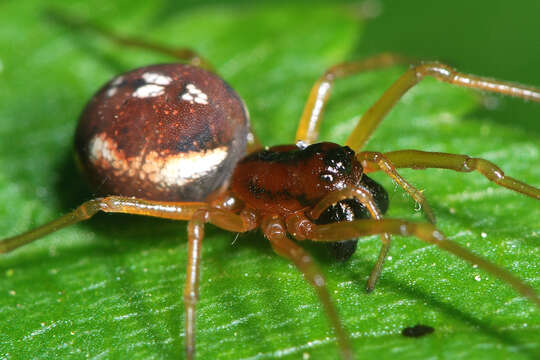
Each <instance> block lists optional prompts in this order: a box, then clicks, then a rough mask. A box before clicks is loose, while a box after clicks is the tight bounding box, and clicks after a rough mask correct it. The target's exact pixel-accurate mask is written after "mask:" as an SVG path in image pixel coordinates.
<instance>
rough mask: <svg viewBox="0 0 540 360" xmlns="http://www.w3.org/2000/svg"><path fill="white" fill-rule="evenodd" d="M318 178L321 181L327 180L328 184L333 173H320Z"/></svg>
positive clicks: (332, 178)
mask: <svg viewBox="0 0 540 360" xmlns="http://www.w3.org/2000/svg"><path fill="white" fill-rule="evenodd" d="M320 178H321V180H322V181H324V182H327V183H329V184H330V183H332V182H333V181H334V175H332V174H328V173H324V174H321V176H320Z"/></svg>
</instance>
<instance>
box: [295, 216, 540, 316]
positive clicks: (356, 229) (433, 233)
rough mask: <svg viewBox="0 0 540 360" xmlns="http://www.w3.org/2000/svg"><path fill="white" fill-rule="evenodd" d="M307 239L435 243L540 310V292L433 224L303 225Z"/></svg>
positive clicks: (391, 221)
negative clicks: (396, 238)
mask: <svg viewBox="0 0 540 360" xmlns="http://www.w3.org/2000/svg"><path fill="white" fill-rule="evenodd" d="M297 232H298V233H302V236H303V237H304V238H307V239H310V240H313V241H341V240H343V239H350V238H352V237H359V236H366V235H374V234H382V233H389V234H394V235H401V236H414V237H416V238H418V239H420V240H422V241H424V242H426V243H428V244H434V245H436V246H438V247H439V248H441V249H443V250H446V251H448V252H450V253H452V254H454V255H455V256H457V257H459V258H461V259H463V260H465V261H467V262H469V263H471V264H474V265H478V266H479V267H480V268H482V269H484V270H485V271H487V272H488V273H490V274H492V275H494V276H496V277H498V278H499V279H501V280H502V281H504V282H506V283H507V284H509V285H510V286H512V287H513V288H514V290H516V291H517V292H519V293H520V294H521V295H523V296H525V297H527V298H528V299H529V300H530V301H531V302H533V303H534V304H535V305H536V306H537V307H538V308H540V297H539V296H538V294H537V293H536V291H535V290H534V289H533V288H532V287H530V286H529V285H527V284H525V283H524V282H523V281H521V279H519V278H518V277H516V276H515V275H513V274H511V273H510V272H508V271H506V270H505V269H503V268H500V267H499V266H497V265H495V264H493V263H491V262H489V261H487V260H485V259H483V258H481V257H480V256H477V255H475V254H473V253H471V252H470V251H468V250H467V249H465V248H463V247H461V246H459V245H458V244H456V243H454V242H452V241H450V240H448V239H446V238H445V236H444V235H443V234H442V233H441V232H440V231H439V230H438V229H437V228H436V227H435V226H434V225H432V224H429V223H411V222H408V221H405V220H397V219H384V220H373V219H362V220H356V221H351V222H339V223H332V224H328V225H316V224H314V223H307V222H305V221H304V222H303V223H300V224H299V226H298V229H297Z"/></svg>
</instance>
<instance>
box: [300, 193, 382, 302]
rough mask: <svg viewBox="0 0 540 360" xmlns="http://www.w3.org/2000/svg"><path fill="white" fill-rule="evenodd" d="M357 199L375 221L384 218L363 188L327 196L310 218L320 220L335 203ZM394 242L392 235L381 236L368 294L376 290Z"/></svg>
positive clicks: (312, 211)
mask: <svg viewBox="0 0 540 360" xmlns="http://www.w3.org/2000/svg"><path fill="white" fill-rule="evenodd" d="M352 198H355V199H357V200H358V201H360V203H361V204H362V205H364V206H365V207H366V209H367V210H368V211H369V213H370V215H371V217H372V218H373V219H377V220H381V219H382V218H383V214H382V213H381V212H380V210H379V208H378V207H377V205H376V204H375V201H374V200H373V196H371V193H370V192H369V191H368V190H366V189H364V188H362V187H358V188H347V189H343V190H340V191H335V192H331V193H329V194H328V195H326V196H325V197H324V198H323V199H322V200H321V201H319V202H318V203H317V205H315V207H314V208H313V209H312V210H311V211H310V217H311V218H312V219H318V218H319V217H320V216H321V214H322V212H323V211H324V210H326V209H327V208H329V207H330V206H332V205H334V204H335V203H337V202H339V201H341V200H345V199H352ZM391 242H392V238H391V237H390V234H387V233H384V234H381V243H382V246H381V251H380V252H379V257H378V258H377V262H376V263H375V266H374V267H373V270H372V271H371V274H370V276H369V279H368V281H367V284H366V290H367V291H368V292H371V291H373V289H375V285H376V284H377V280H379V277H380V276H381V272H382V269H383V265H384V261H385V260H386V256H387V255H388V251H390V244H391Z"/></svg>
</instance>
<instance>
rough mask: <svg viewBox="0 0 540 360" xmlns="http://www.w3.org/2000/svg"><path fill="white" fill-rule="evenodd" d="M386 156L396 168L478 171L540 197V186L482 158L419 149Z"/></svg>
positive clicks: (522, 191)
mask: <svg viewBox="0 0 540 360" xmlns="http://www.w3.org/2000/svg"><path fill="white" fill-rule="evenodd" d="M384 156H385V157H386V158H387V159H388V160H389V161H391V162H392V164H393V165H394V166H395V167H396V168H412V169H426V168H438V169H450V170H454V171H459V172H472V171H478V172H479V173H481V174H482V175H484V176H485V177H486V178H487V179H488V180H490V181H492V182H494V183H495V184H497V185H499V186H503V187H505V188H508V189H510V190H513V191H516V192H519V193H522V194H525V195H527V196H530V197H532V198H535V199H540V189H539V188H536V187H534V186H531V185H528V184H525V183H524V182H521V181H519V180H517V179H514V178H512V177H510V176H506V175H505V174H504V172H503V171H502V170H501V169H499V167H498V166H497V165H495V164H493V163H492V162H490V161H487V160H484V159H481V158H471V157H469V156H467V155H457V154H447V153H440V152H427V151H419V150H400V151H392V152H388V153H385V154H384Z"/></svg>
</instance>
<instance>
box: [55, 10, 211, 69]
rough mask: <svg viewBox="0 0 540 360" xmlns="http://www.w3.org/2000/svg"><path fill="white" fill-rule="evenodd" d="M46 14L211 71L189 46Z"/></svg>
mask: <svg viewBox="0 0 540 360" xmlns="http://www.w3.org/2000/svg"><path fill="white" fill-rule="evenodd" d="M47 15H48V16H49V18H51V19H52V20H53V21H56V22H58V23H60V24H62V25H64V26H67V27H70V28H76V29H82V30H90V31H93V32H95V33H97V34H99V35H101V36H103V37H105V38H107V39H109V40H110V41H112V42H115V43H117V44H119V45H122V46H128V47H133V48H139V49H146V50H150V51H154V52H157V53H160V54H164V55H168V56H172V57H174V58H177V59H179V60H182V61H185V62H187V63H189V64H191V65H194V66H199V67H202V68H204V69H206V70H210V71H213V66H212V65H211V64H210V62H208V61H207V60H206V59H205V58H203V57H202V56H201V55H199V54H198V53H197V52H195V51H194V50H192V49H190V48H185V47H182V48H173V47H168V46H164V45H160V44H156V43H153V42H150V41H146V40H143V39H140V38H135V37H130V36H123V35H119V34H116V33H115V32H113V31H112V30H109V29H107V28H106V27H103V26H100V25H97V24H93V23H91V22H89V21H87V20H83V19H81V18H79V17H76V16H74V15H68V14H65V13H63V12H60V11H56V10H52V9H50V10H48V11H47Z"/></svg>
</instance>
